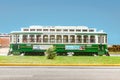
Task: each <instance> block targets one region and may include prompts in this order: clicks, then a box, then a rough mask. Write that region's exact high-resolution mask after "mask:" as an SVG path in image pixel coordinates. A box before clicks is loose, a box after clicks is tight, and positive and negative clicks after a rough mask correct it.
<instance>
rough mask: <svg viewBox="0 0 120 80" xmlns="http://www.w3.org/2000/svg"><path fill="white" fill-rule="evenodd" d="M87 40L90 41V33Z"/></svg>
mask: <svg viewBox="0 0 120 80" xmlns="http://www.w3.org/2000/svg"><path fill="white" fill-rule="evenodd" d="M87 42H88V43H90V35H88V41H87Z"/></svg>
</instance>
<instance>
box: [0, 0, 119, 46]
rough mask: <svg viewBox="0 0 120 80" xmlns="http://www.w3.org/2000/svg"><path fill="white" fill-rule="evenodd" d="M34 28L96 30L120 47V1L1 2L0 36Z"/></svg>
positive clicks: (48, 0)
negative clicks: (40, 26)
mask: <svg viewBox="0 0 120 80" xmlns="http://www.w3.org/2000/svg"><path fill="white" fill-rule="evenodd" d="M31 25H43V26H47V25H50V26H87V27H89V28H96V29H97V30H104V32H106V33H107V34H108V44H119V45H120V36H119V33H120V0H0V33H10V32H11V31H18V30H20V29H21V28H22V27H29V26H31Z"/></svg>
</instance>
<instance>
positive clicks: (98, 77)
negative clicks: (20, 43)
mask: <svg viewBox="0 0 120 80" xmlns="http://www.w3.org/2000/svg"><path fill="white" fill-rule="evenodd" d="M0 80H120V67H83V66H82V67H67V66H66V67H63V66H61V67H57V66H54V67H53V66H52V67H44V66H41V67H35V66H33V67H27V66H26V67H24V66H23V67H12V66H11V67H0Z"/></svg>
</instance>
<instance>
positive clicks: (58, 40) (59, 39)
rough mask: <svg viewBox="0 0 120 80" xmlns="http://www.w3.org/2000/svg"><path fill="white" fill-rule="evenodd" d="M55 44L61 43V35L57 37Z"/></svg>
mask: <svg viewBox="0 0 120 80" xmlns="http://www.w3.org/2000/svg"><path fill="white" fill-rule="evenodd" d="M56 42H57V43H61V42H62V36H61V35H57V41H56Z"/></svg>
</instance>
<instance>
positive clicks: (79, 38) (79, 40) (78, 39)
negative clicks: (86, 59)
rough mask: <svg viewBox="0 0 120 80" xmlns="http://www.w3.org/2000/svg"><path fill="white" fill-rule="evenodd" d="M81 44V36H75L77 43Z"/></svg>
mask: <svg viewBox="0 0 120 80" xmlns="http://www.w3.org/2000/svg"><path fill="white" fill-rule="evenodd" d="M81 42H82V38H81V35H77V43H81Z"/></svg>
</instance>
